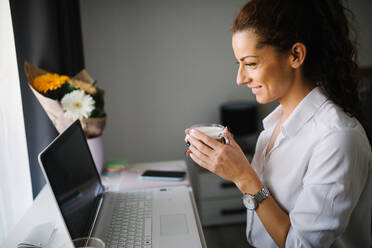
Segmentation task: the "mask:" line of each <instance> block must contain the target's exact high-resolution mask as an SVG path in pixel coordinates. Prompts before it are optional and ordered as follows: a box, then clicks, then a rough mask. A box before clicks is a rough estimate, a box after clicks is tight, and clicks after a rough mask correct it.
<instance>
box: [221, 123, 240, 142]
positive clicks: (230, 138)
mask: <svg viewBox="0 0 372 248" xmlns="http://www.w3.org/2000/svg"><path fill="white" fill-rule="evenodd" d="M224 132H225V134H226V135H227V138H228V139H229V142H230V144H231V145H232V146H238V144H237V143H236V141H235V139H234V135H233V134H232V133H231V132H230V131H229V130H228V128H227V127H225V130H224Z"/></svg>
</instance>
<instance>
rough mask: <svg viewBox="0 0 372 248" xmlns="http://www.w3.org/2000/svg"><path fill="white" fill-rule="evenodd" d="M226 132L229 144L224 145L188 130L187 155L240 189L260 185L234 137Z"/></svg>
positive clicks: (198, 132)
mask: <svg viewBox="0 0 372 248" xmlns="http://www.w3.org/2000/svg"><path fill="white" fill-rule="evenodd" d="M224 132H225V133H226V135H227V137H228V139H229V144H222V143H220V142H218V141H217V140H215V139H213V138H211V137H209V136H208V135H206V134H204V133H202V132H200V131H199V130H197V129H191V130H190V129H186V130H185V133H186V134H187V135H186V139H185V141H186V142H189V143H190V146H189V150H188V151H187V152H186V155H187V156H188V155H190V157H191V158H192V160H194V162H195V163H197V164H199V165H200V166H201V167H203V168H205V169H207V170H209V171H211V172H213V173H215V174H217V175H218V176H220V177H222V178H224V179H226V180H229V181H233V182H234V183H235V184H236V185H237V186H238V187H239V185H242V184H243V183H244V184H245V185H247V183H248V184H254V185H257V183H259V184H260V180H259V178H258V176H257V174H256V172H255V171H254V170H253V168H252V167H251V165H250V163H249V161H248V159H247V157H246V156H245V155H244V153H243V151H242V149H241V148H240V147H239V145H238V144H237V143H236V141H235V140H234V137H233V135H232V134H231V133H230V132H229V131H228V130H227V128H225V130H224ZM252 190H253V189H252ZM249 191H250V190H249ZM255 193H256V192H255Z"/></svg>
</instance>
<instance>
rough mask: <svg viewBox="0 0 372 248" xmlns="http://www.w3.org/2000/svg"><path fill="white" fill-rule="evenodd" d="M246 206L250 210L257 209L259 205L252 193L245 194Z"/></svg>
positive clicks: (244, 201)
mask: <svg viewBox="0 0 372 248" xmlns="http://www.w3.org/2000/svg"><path fill="white" fill-rule="evenodd" d="M243 203H244V206H245V207H246V208H247V209H249V210H255V209H256V206H257V201H256V199H254V197H253V196H251V195H244V198H243Z"/></svg>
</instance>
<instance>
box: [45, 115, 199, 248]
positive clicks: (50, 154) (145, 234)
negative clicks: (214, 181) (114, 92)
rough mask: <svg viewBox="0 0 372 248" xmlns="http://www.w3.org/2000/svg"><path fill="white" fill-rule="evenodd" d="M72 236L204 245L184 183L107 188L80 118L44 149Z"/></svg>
mask: <svg viewBox="0 0 372 248" xmlns="http://www.w3.org/2000/svg"><path fill="white" fill-rule="evenodd" d="M39 163H40V166H41V169H42V171H43V173H44V176H45V178H46V180H47V183H48V184H49V185H50V186H51V189H52V191H53V193H54V196H55V199H56V201H57V204H58V206H59V209H60V211H61V214H62V216H63V219H64V223H65V225H66V228H67V230H68V232H69V235H70V237H71V239H76V238H79V237H98V238H100V239H102V240H103V241H104V242H105V244H106V247H107V248H111V247H113V248H117V247H143V248H150V247H152V248H160V247H161V248H167V247H171V248H174V247H177V248H182V247H185V248H186V247H187V248H190V247H202V244H201V239H200V236H199V232H198V228H197V223H196V220H195V214H194V210H193V206H192V199H191V198H190V192H189V189H188V188H187V187H186V186H172V187H162V188H147V189H138V190H131V191H119V192H110V191H105V188H104V186H103V185H102V183H101V180H100V176H99V173H98V171H97V169H96V166H95V164H94V161H93V158H92V155H91V153H90V150H89V147H88V144H87V141H86V138H85V135H84V132H83V130H82V128H81V124H80V121H79V120H77V121H75V122H73V123H72V124H71V125H70V126H69V127H68V128H66V130H64V131H63V132H62V133H61V134H60V135H58V136H57V138H56V139H55V140H54V141H52V143H51V144H49V145H48V146H47V147H46V148H45V149H44V150H43V151H42V152H41V153H40V154H39Z"/></svg>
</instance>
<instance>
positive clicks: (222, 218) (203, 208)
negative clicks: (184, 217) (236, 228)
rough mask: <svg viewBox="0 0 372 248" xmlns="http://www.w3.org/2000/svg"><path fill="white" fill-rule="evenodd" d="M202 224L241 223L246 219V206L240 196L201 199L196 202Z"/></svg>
mask: <svg viewBox="0 0 372 248" xmlns="http://www.w3.org/2000/svg"><path fill="white" fill-rule="evenodd" d="M198 208H199V213H200V219H201V222H202V225H203V226H209V225H219V224H233V223H242V222H245V221H246V208H245V207H244V206H243V204H242V202H241V199H240V197H236V198H231V199H215V200H201V201H199V202H198Z"/></svg>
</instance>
